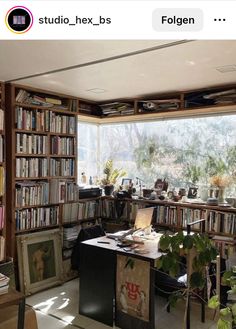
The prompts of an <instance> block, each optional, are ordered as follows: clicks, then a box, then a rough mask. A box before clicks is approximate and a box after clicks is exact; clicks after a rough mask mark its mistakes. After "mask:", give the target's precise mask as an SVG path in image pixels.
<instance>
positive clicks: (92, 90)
mask: <svg viewBox="0 0 236 329" xmlns="http://www.w3.org/2000/svg"><path fill="white" fill-rule="evenodd" d="M86 91H89V92H91V93H95V94H102V93H105V92H106V90H105V89H101V88H92V89H87V90H86Z"/></svg>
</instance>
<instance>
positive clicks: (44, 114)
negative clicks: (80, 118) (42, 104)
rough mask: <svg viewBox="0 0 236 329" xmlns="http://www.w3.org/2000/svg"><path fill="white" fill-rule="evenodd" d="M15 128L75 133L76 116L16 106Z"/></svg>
mask: <svg viewBox="0 0 236 329" xmlns="http://www.w3.org/2000/svg"><path fill="white" fill-rule="evenodd" d="M16 129H23V130H34V131H41V132H44V131H45V132H54V133H63V134H75V132H76V117H75V116H69V115H63V114H58V113H55V112H52V111H40V110H35V109H34V110H31V109H25V108H23V107H19V106H17V107H16Z"/></svg>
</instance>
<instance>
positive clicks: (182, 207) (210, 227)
mask: <svg viewBox="0 0 236 329" xmlns="http://www.w3.org/2000/svg"><path fill="white" fill-rule="evenodd" d="M117 201H118V202H119V201H121V202H123V203H125V207H124V210H123V213H122V214H121V215H120V216H119V215H118V213H117V208H116V202H117ZM144 207H154V208H155V210H154V214H153V219H152V225H153V226H154V227H155V228H156V229H158V230H162V229H163V230H166V229H169V230H171V231H174V232H177V231H182V230H186V229H187V224H189V223H191V222H194V221H197V220H199V219H205V229H206V232H207V234H208V235H209V237H212V238H213V241H215V242H216V244H218V245H219V244H223V243H224V244H225V245H226V246H227V245H231V246H232V245H233V248H234V250H236V208H233V207H223V206H210V205H207V204H198V203H194V202H193V203H189V202H188V203H183V202H181V201H179V202H174V201H161V200H148V199H139V200H136V199H135V200H134V199H120V200H117V199H115V198H113V197H101V219H102V221H103V222H105V223H107V222H108V223H109V222H114V220H115V221H117V222H128V223H129V224H130V226H133V224H134V221H135V216H136V214H137V211H138V209H139V208H144ZM192 231H195V232H198V231H200V225H199V226H197V225H195V226H193V227H192ZM227 247H228V246H227Z"/></svg>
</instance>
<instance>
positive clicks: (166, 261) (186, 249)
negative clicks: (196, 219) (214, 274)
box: [156, 232, 218, 321]
mask: <svg viewBox="0 0 236 329" xmlns="http://www.w3.org/2000/svg"><path fill="white" fill-rule="evenodd" d="M160 248H161V249H162V250H163V251H164V252H165V254H163V255H162V256H161V257H160V258H159V259H158V261H157V264H156V266H157V270H162V271H164V272H166V273H167V274H168V275H170V276H171V277H177V276H178V275H179V274H180V269H181V264H182V259H183V256H184V257H185V258H186V261H187V264H186V271H187V283H186V287H183V288H182V289H180V290H177V291H176V292H173V293H172V294H171V295H170V300H169V301H170V304H171V305H174V304H175V303H176V302H177V300H178V299H179V298H185V299H186V307H185V317H184V320H185V321H186V318H187V317H186V314H187V308H188V301H189V298H190V296H191V295H194V296H196V295H198V294H197V293H198V289H203V288H204V286H205V282H206V279H205V269H206V266H208V265H209V264H210V263H211V262H212V261H213V260H215V259H216V256H217V254H218V252H217V250H216V248H215V247H214V246H213V244H212V242H211V240H210V239H209V238H208V237H207V236H206V235H200V234H198V233H195V234H192V235H184V234H183V232H179V233H177V234H175V235H173V236H170V235H167V234H166V235H163V236H162V237H161V239H160Z"/></svg>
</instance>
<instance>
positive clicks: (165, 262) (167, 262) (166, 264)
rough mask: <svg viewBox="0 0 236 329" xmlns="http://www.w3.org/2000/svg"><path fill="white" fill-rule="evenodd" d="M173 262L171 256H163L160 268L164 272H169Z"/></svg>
mask: <svg viewBox="0 0 236 329" xmlns="http://www.w3.org/2000/svg"><path fill="white" fill-rule="evenodd" d="M173 263H174V260H173V258H172V257H171V256H169V255H168V254H167V255H165V256H164V257H163V259H162V268H163V271H164V272H167V271H169V270H170V268H171V267H172V266H173Z"/></svg>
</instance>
